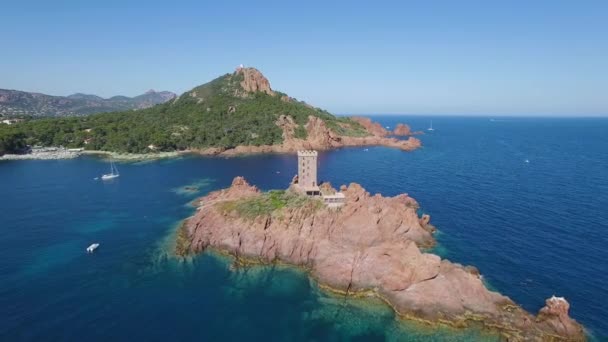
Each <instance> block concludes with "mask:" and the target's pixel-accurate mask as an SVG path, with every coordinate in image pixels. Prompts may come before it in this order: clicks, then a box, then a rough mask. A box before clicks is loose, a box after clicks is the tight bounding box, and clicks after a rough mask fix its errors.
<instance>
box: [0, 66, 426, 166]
mask: <svg viewBox="0 0 608 342" xmlns="http://www.w3.org/2000/svg"><path fill="white" fill-rule="evenodd" d="M153 94H157V93H150V94H148V95H153ZM24 96H25V95H24ZM32 96H33V97H36V96H38V95H36V96H34V95H31V94H30V95H28V96H25V98H30V97H32ZM41 96H43V95H41ZM167 98H168V97H167ZM167 98H163V100H166V99H167ZM109 100H112V101H114V102H117V101H118V102H120V101H123V102H125V101H127V100H126V98H112V99H109ZM109 100H107V101H109ZM24 101H25V100H24V99H22V100H19V101H17V100H15V98H14V96H12V95H11V96H9V95H5V96H3V95H2V93H0V104H2V103H3V102H4V103H5V104H6V103H13V102H24ZM32 101H33V100H32ZM45 101H46V102H48V103H54V102H53V101H59V102H60V103H61V106H59V104H57V105H56V106H55V107H58V106H59V107H61V108H66V107H69V108H71V107H70V106H73V103H74V102H78V103H97V102H98V101H100V99H99V98H97V97H95V96H91V95H82V94H77V95H73V96H71V97H69V98H60V99H55V98H53V99H52V101H51V100H50V99H49V100H48V101H47V100H45ZM45 101H42V102H44V103H46V102H45ZM49 101H50V102H49ZM104 101H106V100H104ZM25 102H27V101H25ZM33 102H36V103H39V102H41V101H38V100H37V101H33ZM71 103H72V104H71ZM103 103H105V102H103ZM121 103H122V102H121ZM144 103H148V102H144ZM49 106H50V107H52V108H54V107H53V106H51V105H50V104H49ZM91 106H92V105H91ZM91 106H89V107H87V108H91ZM99 106H101V105H99ZM99 106H98V107H95V108H96V109H95V110H97V111H101V109H102V108H101V107H99ZM45 110H46V109H45ZM378 127H379V128H380V129H378ZM1 130H3V128H2V127H0V136H1V135H2V132H1ZM4 130H6V131H9V132H7V135H8V134H10V136H11V137H17V138H19V139H21V141H20V142H15V141H10V142H9V143H6V144H5V145H6V146H18V145H22V144H23V143H24V142H25V141H27V142H28V143H30V144H32V143H33V144H35V145H41V146H66V147H71V148H73V147H78V148H84V149H87V150H99V151H112V152H120V153H139V154H143V153H157V152H173V151H195V152H200V153H202V154H210V155H216V154H223V155H234V154H242V153H264V152H293V151H296V150H297V149H303V148H304V149H310V148H314V149H319V150H324V149H330V148H337V147H343V146H368V145H382V146H389V147H395V148H399V149H402V150H406V151H410V150H413V149H416V148H418V147H420V145H421V143H420V140H418V139H416V138H414V137H403V138H402V137H400V138H397V137H395V136H393V135H392V134H387V132H386V130H384V128H382V127H381V126H380V125H379V124H375V123H372V122H371V121H370V120H368V119H364V118H348V117H337V116H334V115H332V114H330V113H329V112H327V111H325V110H323V109H320V108H317V107H314V106H312V105H310V104H308V103H305V102H303V101H298V100H297V99H295V98H293V97H291V96H288V95H287V94H285V93H282V92H280V91H278V90H274V89H272V88H271V86H270V82H269V81H268V79H267V78H266V77H265V76H264V75H263V74H262V73H261V72H260V71H259V70H257V69H255V68H243V67H239V68H237V69H236V70H235V71H234V72H231V73H227V74H225V75H222V76H220V77H218V78H216V79H214V80H212V81H210V82H208V83H205V84H203V85H200V86H197V87H194V88H193V89H191V90H189V91H187V92H185V93H183V94H182V95H180V96H179V97H177V98H174V99H170V100H169V101H167V102H164V103H162V104H158V105H156V106H153V107H151V108H146V109H142V110H137V111H133V110H128V111H124V112H113V113H102V114H97V115H94V116H88V117H82V118H81V117H76V118H69V119H63V118H62V119H56V120H55V121H53V120H31V121H27V122H24V123H19V124H15V125H11V127H10V128H6V127H5V128H4ZM406 135H407V134H406ZM14 139H15V138H11V139H10V140H14ZM0 143H2V139H0ZM7 150H9V149H7Z"/></svg>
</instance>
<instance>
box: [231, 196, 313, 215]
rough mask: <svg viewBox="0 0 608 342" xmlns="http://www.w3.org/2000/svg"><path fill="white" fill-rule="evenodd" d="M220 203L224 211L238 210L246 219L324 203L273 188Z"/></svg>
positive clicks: (310, 208)
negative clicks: (253, 195)
mask: <svg viewBox="0 0 608 342" xmlns="http://www.w3.org/2000/svg"><path fill="white" fill-rule="evenodd" d="M220 205H221V208H220V209H221V210H222V211H224V212H231V211H236V212H237V213H238V214H239V216H241V217H243V218H246V219H254V218H256V217H259V216H269V215H272V214H273V213H274V212H275V211H277V210H280V209H282V208H307V209H309V210H311V211H315V210H317V209H319V208H321V207H323V203H322V202H321V201H320V200H318V199H315V198H311V197H308V196H304V195H301V194H298V193H295V192H293V191H284V190H271V191H269V192H265V193H263V194H261V195H260V196H255V197H250V198H244V199H241V200H235V201H229V202H224V203H221V204H220Z"/></svg>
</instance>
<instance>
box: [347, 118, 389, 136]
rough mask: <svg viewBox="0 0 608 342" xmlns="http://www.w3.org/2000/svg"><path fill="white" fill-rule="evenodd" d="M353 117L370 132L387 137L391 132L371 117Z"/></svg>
mask: <svg viewBox="0 0 608 342" xmlns="http://www.w3.org/2000/svg"><path fill="white" fill-rule="evenodd" d="M351 119H352V120H354V121H356V122H358V123H359V124H360V125H361V126H363V128H365V129H366V130H367V131H368V132H370V133H371V134H372V135H374V136H377V137H385V136H387V135H388V134H389V132H388V131H387V130H386V129H385V128H384V127H382V125H381V124H379V123H377V122H373V121H372V120H371V119H369V118H364V117H357V116H355V117H352V118H351Z"/></svg>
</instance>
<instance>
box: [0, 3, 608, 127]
mask: <svg viewBox="0 0 608 342" xmlns="http://www.w3.org/2000/svg"><path fill="white" fill-rule="evenodd" d="M124 2H125V3H126V1H124ZM329 2H330V1H298V2H288V1H280V2H279V1H189V2H183V1H163V2H154V1H145V2H136V1H130V2H129V3H128V4H124V3H123V2H120V1H39V2H35V1H27V0H22V1H19V2H17V1H12V2H11V3H8V2H7V3H4V4H3V5H2V11H1V12H0V32H3V35H2V36H3V37H2V44H1V45H0V46H1V48H0V88H9V89H19V90H28V91H38V92H43V93H48V94H53V95H68V94H71V93H75V92H84V93H92V94H97V95H101V96H105V97H107V96H112V95H117V94H121V95H129V96H132V95H137V94H140V93H142V92H144V91H146V90H148V89H150V88H153V89H157V90H171V91H174V92H177V93H181V92H184V91H186V90H188V89H190V88H193V87H194V86H196V85H199V84H202V83H205V82H207V81H209V80H211V79H213V78H215V77H217V76H219V75H221V74H224V73H226V72H231V71H232V70H233V69H234V68H235V66H237V65H238V64H240V63H243V64H245V65H247V66H254V67H257V68H258V69H260V70H261V71H262V72H263V73H264V74H265V75H266V76H267V77H268V79H269V80H270V82H271V85H272V87H273V88H274V89H278V90H281V91H284V92H286V93H288V94H290V95H291V96H294V97H296V98H298V99H302V100H305V101H307V102H309V103H312V104H314V105H316V106H319V107H323V108H326V109H328V110H330V111H332V112H334V113H367V114H371V113H405V114H479V115H483V114H488V115H608V1H559V0H553V1H541V0H538V1H516V0H514V1H466V0H460V1H447V0H446V1H401V2H382V1H374V2H371V1H366V2H361V3H360V4H359V3H358V2H356V1H349V2H338V1H334V2H331V4H329Z"/></svg>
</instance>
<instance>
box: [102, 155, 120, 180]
mask: <svg viewBox="0 0 608 342" xmlns="http://www.w3.org/2000/svg"><path fill="white" fill-rule="evenodd" d="M118 176H120V174H119V173H118V169H117V168H116V165H114V161H113V160H112V161H110V173H106V174H105V175H103V176H101V179H102V180H108V179H113V178H116V177H118Z"/></svg>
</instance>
